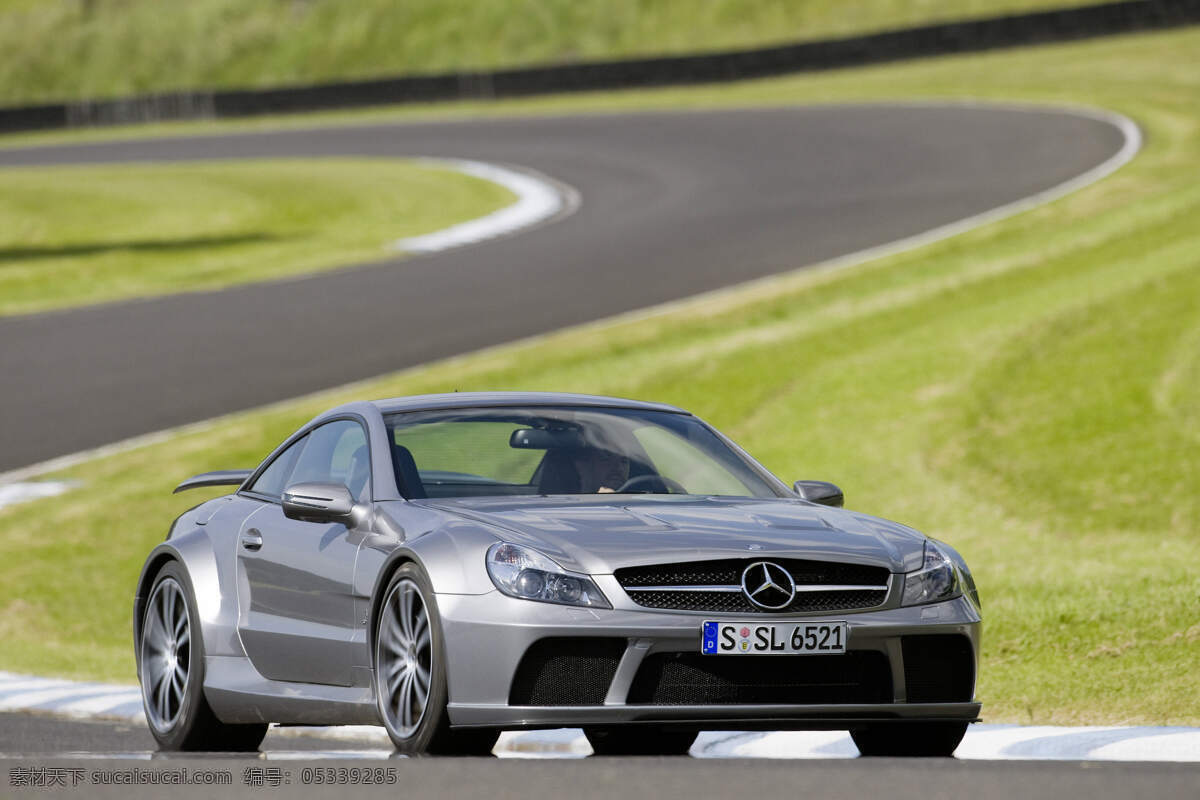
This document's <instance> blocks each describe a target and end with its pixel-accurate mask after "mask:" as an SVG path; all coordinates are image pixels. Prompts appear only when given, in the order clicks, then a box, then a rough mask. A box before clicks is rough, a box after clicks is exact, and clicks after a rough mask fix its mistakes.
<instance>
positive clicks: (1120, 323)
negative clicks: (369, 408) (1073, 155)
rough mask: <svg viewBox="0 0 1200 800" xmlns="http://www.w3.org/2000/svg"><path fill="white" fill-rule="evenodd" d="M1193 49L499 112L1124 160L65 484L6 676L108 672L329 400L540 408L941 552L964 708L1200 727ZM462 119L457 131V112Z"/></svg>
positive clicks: (1071, 50)
mask: <svg viewBox="0 0 1200 800" xmlns="http://www.w3.org/2000/svg"><path fill="white" fill-rule="evenodd" d="M1197 53H1200V30H1184V31H1178V32H1173V33H1168V34H1156V35H1148V36H1131V37H1122V38H1114V39H1106V40H1098V41H1092V42H1087V43H1082V44H1075V45H1070V46H1055V47H1046V48H1038V49H1030V50H1020V51H1011V52H1002V53H992V54H987V55H978V56H972V57H963V58H953V59H939V60H934V61H925V62H913V63H910V64H905V65H893V66H889V67H887V68H876V69H863V70H853V71H845V72H839V73H831V74H827V75H809V76H801V77H793V78H787V79H779V80H773V81H758V82H753V83H746V84H739V85H736V86H728V87H703V88H697V89H689V90H671V91H665V92H647V93H619V94H610V95H589V96H587V97H581V98H576V99H566V98H552V99H545V100H539V101H537V102H534V103H528V102H527V103H522V104H519V105H518V104H511V105H497V106H495V107H494V108H493V109H492V111H493V112H494V113H500V112H502V111H504V110H505V109H513V108H521V109H524V110H536V111H544V112H551V111H553V112H558V111H565V110H568V109H570V108H572V107H575V108H585V109H593V110H597V111H600V110H611V109H614V108H637V107H679V108H682V107H695V106H706V105H716V104H725V105H769V104H777V105H778V104H789V103H799V102H828V101H835V100H840V101H845V100H875V99H879V100H895V99H907V98H913V97H924V98H985V99H998V100H1006V101H1025V100H1031V101H1035V102H1071V103H1079V104H1090V105H1095V106H1104V107H1109V108H1112V109H1115V110H1118V111H1121V112H1123V113H1126V114H1129V115H1130V116H1132V117H1134V118H1135V119H1136V120H1137V121H1138V122H1139V123H1140V124H1141V125H1142V126H1143V129H1144V132H1145V134H1146V145H1145V149H1144V150H1143V152H1142V154H1141V155H1139V156H1138V158H1137V159H1135V160H1134V161H1133V162H1132V163H1131V164H1129V165H1128V166H1126V167H1124V168H1123V169H1122V170H1121V171H1120V172H1118V173H1116V174H1115V175H1113V176H1111V177H1109V178H1108V179H1106V180H1104V181H1103V182H1101V183H1098V184H1096V185H1093V186H1091V187H1089V188H1087V189H1085V190H1082V191H1080V192H1078V193H1076V194H1073V195H1071V196H1069V197H1066V198H1063V199H1061V200H1059V201H1057V202H1055V203H1053V204H1050V205H1047V206H1043V207H1040V208H1038V209H1035V210H1032V211H1029V212H1026V213H1023V214H1021V215H1019V216H1016V217H1012V218H1010V219H1008V220H1005V221H1002V222H1000V223H996V224H992V225H989V226H986V227H984V228H980V229H977V230H975V231H972V232H970V233H967V234H964V235H960V236H958V237H955V238H953V239H949V240H946V241H943V242H941V243H938V244H935V245H931V246H927V247H924V248H922V249H920V250H916V251H912V252H910V253H907V254H901V255H897V256H893V257H890V258H887V259H883V260H878V261H874V262H870V263H867V264H863V265H860V266H858V267H853V268H848V269H843V270H840V271H836V272H827V271H826V272H821V271H810V272H804V271H801V272H798V273H795V274H793V275H789V276H786V277H782V278H779V279H775V280H772V281H768V282H764V283H760V284H756V285H753V286H750V287H745V288H742V289H735V290H731V291H727V292H723V293H720V294H717V295H713V296H709V297H704V298H698V299H696V300H694V301H690V302H687V303H684V304H681V305H679V306H675V307H672V308H671V309H669V310H667V311H665V312H663V313H659V314H655V315H650V316H644V317H636V318H628V319H621V320H615V321H611V322H609V323H605V324H598V325H591V326H587V327H583V328H579V329H574V330H570V331H565V332H561V333H558V334H554V335H552V336H548V337H544V338H542V339H539V340H536V341H532V342H526V343H520V344H516V345H512V346H508V347H503V348H498V349H495V350H491V351H488V352H484V353H479V354H475V355H470V356H464V357H461V358H458V359H453V360H450V361H446V362H443V363H439V364H435V365H431V366H429V367H426V368H422V369H417V370H412V371H408V372H405V373H401V374H397V375H393V376H388V377H385V378H381V379H379V380H375V381H371V382H366V383H362V384H358V385H355V386H353V387H346V388H344V389H341V390H338V391H334V392H328V393H324V394H322V395H319V396H313V397H308V398H303V399H300V400H297V401H295V402H292V403H288V404H284V405H281V406H276V407H273V408H270V409H266V410H263V411H260V412H254V413H247V414H240V415H236V416H234V417H230V418H226V419H222V420H219V421H216V422H214V423H212V424H211V425H210V426H208V427H206V428H205V429H203V430H200V431H192V432H189V433H187V434H185V435H180V436H179V437H178V438H176V439H175V440H173V441H171V442H168V443H165V444H157V445H152V446H147V447H143V448H140V449H138V450H134V451H131V452H128V453H124V454H120V455H116V456H111V457H108V458H104V459H98V460H95V461H92V462H90V463H87V464H83V465H80V466H77V467H75V468H72V469H70V470H66V471H64V472H63V473H61V475H62V476H65V477H71V478H75V479H78V480H81V481H83V482H84V483H83V485H82V487H81V488H80V489H79V490H78V491H76V492H74V493H72V494H70V495H67V496H64V497H60V498H55V499H51V500H45V501H37V502H35V503H30V504H25V505H20V506H12V507H9V508H7V509H3V510H0V585H3V586H4V587H5V592H4V595H3V596H0V604H2V607H0V667H2V668H5V669H13V670H23V671H31V672H41V673H54V674H63V675H71V676H76V677H93V678H105V679H110V680H124V681H129V680H132V676H133V660H132V646H131V644H130V641H129V640H130V623H129V615H130V608H129V605H130V595H131V592H132V587H133V584H134V581H135V579H136V576H137V572H138V570H139V568H140V565H141V562H142V559H143V557H144V554H145V553H146V552H147V551H148V550H149V549H150V547H152V546H153V545H154V544H155V543H156V542H157V541H159V540H160V539H161V538H162V536H163V534H164V532H165V530H166V528H167V526H168V524H169V522H170V520H171V518H172V517H173V516H174V515H175V514H176V513H178V512H179V511H180V510H182V509H183V508H185V507H187V506H189V505H191V504H193V503H195V502H198V501H199V500H200V499H202V497H203V495H202V494H201V493H199V492H193V493H189V494H188V495H183V496H172V495H171V494H170V490H171V487H172V486H173V485H174V483H175V482H176V481H178V480H179V479H181V478H182V477H186V476H188V475H191V474H194V473H196V472H200V471H203V470H207V469H216V468H221V467H238V466H250V465H252V464H254V463H256V462H257V461H258V460H259V459H260V458H261V457H262V456H263V455H264V454H265V453H266V452H267V451H268V450H269V449H270V447H271V446H272V445H273V444H274V443H276V442H277V441H278V440H279V439H280V438H281V437H283V436H284V435H286V433H288V432H289V431H290V430H292V429H294V428H295V427H296V426H297V425H299V424H300V423H301V422H303V421H304V420H305V419H307V418H308V417H310V416H311V415H312V414H314V413H316V412H318V411H319V410H321V409H323V408H325V407H327V406H329V405H331V404H333V403H336V402H341V401H343V400H348V399H352V398H370V397H384V396H392V395H398V394H407V393H415V392H424V391H439V390H448V389H455V388H457V389H462V390H469V389H554V390H563V391H585V392H602V393H613V394H619V395H626V396H633V397H641V398H646V399H654V400H662V401H665V402H671V403H677V404H680V405H682V406H684V407H687V408H691V409H693V410H694V411H696V412H697V413H699V414H701V415H702V416H704V417H705V418H707V419H709V420H710V421H712V422H713V423H715V424H716V425H718V426H719V427H721V428H722V429H724V430H726V431H727V432H728V433H730V434H731V435H732V436H733V437H734V438H735V439H737V440H738V441H739V442H741V443H742V444H744V445H745V446H746V447H747V448H748V449H749V450H750V451H751V452H752V453H754V454H756V455H757V456H758V457H759V458H760V459H761V460H763V461H764V463H766V464H767V465H768V466H769V467H770V468H771V469H772V470H774V471H775V472H776V473H777V474H779V475H780V476H781V477H783V478H785V479H787V480H791V479H794V478H801V477H804V478H824V479H828V480H834V481H836V482H838V483H839V484H841V485H842V486H843V488H844V489H845V490H846V493H847V497H848V501H849V505H850V507H852V508H856V509H859V510H863V511H867V512H870V513H875V514H879V515H882V516H886V517H890V518H893V519H898V520H901V521H904V522H906V523H909V524H912V525H914V526H916V527H918V528H921V529H922V530H925V531H926V532H928V533H930V534H931V535H934V536H937V537H938V538H941V539H945V540H946V541H949V542H950V543H952V544H954V545H955V546H956V547H958V548H959V549H960V551H961V552H962V553H963V554H964V556H965V557H966V558H967V560H968V561H969V562H970V563H971V564H972V566H973V568H974V570H975V573H976V578H977V580H978V583H979V585H980V588H981V592H982V597H983V602H984V611H985V615H986V621H985V632H984V650H983V663H982V672H981V679H980V685H979V695H980V697H981V699H982V700H983V701H984V703H985V708H984V716H985V719H987V720H989V721H993V722H1000V721H1015V722H1025V723H1066V724H1071V723H1153V724H1198V723H1200V707H1198V706H1197V703H1196V698H1197V697H1200V615H1198V613H1197V611H1198V609H1200V573H1198V572H1197V570H1196V566H1195V565H1196V564H1197V563H1200V532H1198V530H1197V526H1198V524H1200V523H1198V522H1197V521H1198V520H1200V474H1198V471H1200V405H1197V400H1196V398H1197V397H1200V357H1198V356H1197V353H1200V225H1197V224H1196V222H1195V220H1196V219H1198V218H1200V180H1197V178H1198V177H1200V70H1197V69H1196V68H1195V67H1196V61H1197V55H1196V54H1197ZM472 113H474V112H472Z"/></svg>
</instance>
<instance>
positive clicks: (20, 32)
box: [0, 0, 1088, 105]
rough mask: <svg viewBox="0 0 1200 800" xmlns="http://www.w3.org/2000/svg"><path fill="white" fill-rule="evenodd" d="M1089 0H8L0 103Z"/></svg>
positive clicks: (632, 48)
mask: <svg viewBox="0 0 1200 800" xmlns="http://www.w3.org/2000/svg"><path fill="white" fill-rule="evenodd" d="M1086 2H1088V0H922V2H919V3H914V2H906V1H905V0H854V2H845V0H804V2H772V3H762V2H748V0H702V2H696V0H655V2H649V3H648V2H645V0H407V2H404V3H395V2H391V1H390V0H358V2H354V3H346V2H339V0H265V2H257V3H245V2H240V1H239V0H192V1H191V2H189V3H188V4H187V5H186V6H182V7H174V8H171V9H169V11H168V10H165V9H164V8H163V5H162V3H161V2H159V1H158V0H36V2H35V0H0V52H3V53H4V54H5V57H4V58H3V59H2V60H0V104H4V105H13V104H16V103H28V102H40V101H52V100H63V99H81V98H93V97H108V96H113V95H124V94H131V93H139V92H151V91H165V90H175V89H193V88H241V87H248V86H271V85H280V84H288V83H307V82H325V81H331V80H344V79H355V78H364V77H375V76H381V75H398V74H412V73H428V72H454V71H459V70H471V69H487V68H495V67H510V66H517V65H527V64H533V63H570V62H577V61H582V60H594V59H608V58H618V57H631V56H644V55H658V54H664V53H680V52H691V51H696V50H713V49H729V48H745V47H755V46H761V45H766V44H773V43H779V42H785V41H793V40H801V39H816V38H822V37H827V36H845V35H851V34H856V33H863V32H866V31H877V30H884V29H889V28H895V27H904V26H910V25H918V24H924V23H929V22H933V21H943V20H948V19H951V20H953V19H967V18H973V17H982V16H993V15H997V14H1003V13H1015V12H1020V11H1029V10H1037V9H1046V8H1056V7H1059V6H1070V5H1082V4H1084V3H1086Z"/></svg>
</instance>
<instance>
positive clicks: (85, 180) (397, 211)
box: [0, 159, 514, 315]
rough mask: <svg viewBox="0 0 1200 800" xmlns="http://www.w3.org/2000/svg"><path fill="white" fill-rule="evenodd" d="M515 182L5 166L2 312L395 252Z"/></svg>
mask: <svg viewBox="0 0 1200 800" xmlns="http://www.w3.org/2000/svg"><path fill="white" fill-rule="evenodd" d="M513 199H514V198H513V195H512V193H511V192H509V191H508V190H507V189H505V188H503V187H501V186H498V185H496V184H493V183H490V182H488V181H484V180H480V179H479V178H474V177H471V176H468V175H463V174H461V173H459V172H454V171H451V170H447V169H441V168H436V167H432V166H428V165H421V164H415V163H412V162H407V161H401V160H391V159H389V160H384V159H375V160H369V159H320V160H317V159H311V160H305V161H252V162H213V163H204V164H176V165H121V166H97V167H62V168H29V169H4V170H0V315H6V314H19V313H26V312H32V311H42V310H45V309H49V308H61V307H64V306H71V305H81V304H86V303H96V302H101V301H106V300H117V299H124V298H130V297H143V296H147V295H156V294H168V293H173V292H180V291H191V290H198V289H214V288H218V287H222V286H229V285H231V284H236V283H246V282H250V281H261V280H266V279H269V278H277V277H281V276H284V275H296V274H301V273H307V272H314V271H317V270H323V269H330V268H333V267H338V266H343V265H346V264H352V263H356V262H362V261H368V260H371V259H380V258H384V257H388V256H395V255H397V253H396V251H395V250H393V249H391V248H390V246H389V245H390V243H392V242H394V241H395V240H397V239H399V238H402V237H406V236H412V235H416V234H420V233H428V232H430V231H434V230H438V229H440V228H444V227H447V226H449V225H451V224H454V223H456V222H461V221H463V220H465V219H471V218H474V217H479V216H483V215H484V214H487V213H490V212H492V211H494V210H496V209H498V208H501V207H503V206H505V205H507V204H509V203H511V202H512V201H513Z"/></svg>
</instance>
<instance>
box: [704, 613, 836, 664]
mask: <svg viewBox="0 0 1200 800" xmlns="http://www.w3.org/2000/svg"><path fill="white" fill-rule="evenodd" d="M847 627H848V626H847V625H846V623H845V622H801V623H796V622H774V623H762V622H712V621H706V622H705V623H704V625H703V626H702V628H701V630H702V637H701V640H700V652H701V653H703V654H705V655H714V656H716V655H721V656H724V655H835V654H839V653H845V652H846V638H847V634H848V633H849V631H848V630H847Z"/></svg>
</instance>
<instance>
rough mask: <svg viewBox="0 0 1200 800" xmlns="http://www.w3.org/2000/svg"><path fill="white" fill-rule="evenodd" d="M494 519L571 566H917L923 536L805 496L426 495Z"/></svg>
mask: <svg viewBox="0 0 1200 800" xmlns="http://www.w3.org/2000/svg"><path fill="white" fill-rule="evenodd" d="M418 502H420V503H422V504H423V505H429V506H433V507H435V508H438V509H440V510H442V511H445V512H449V513H451V514H454V515H455V516H458V517H463V518H466V519H470V520H474V521H476V522H479V523H483V524H486V525H488V526H490V527H492V528H493V529H498V530H494V531H493V532H494V533H495V534H496V536H497V537H499V538H501V539H503V540H504V541H508V542H512V543H513V544H519V545H527V546H529V547H533V548H535V549H537V550H539V551H540V552H542V553H544V554H545V555H547V556H550V557H551V558H553V559H554V560H555V561H557V562H558V563H559V564H561V565H562V566H563V567H565V568H566V569H568V570H572V571H577V572H585V573H589V574H593V575H605V574H609V573H611V572H612V571H613V570H615V569H617V568H620V567H627V566H638V565H642V564H656V563H669V562H676V561H702V560H706V559H716V558H734V557H742V558H769V557H774V558H807V559H813V560H822V561H841V562H847V563H856V564H870V565H874V566H883V567H887V568H888V569H889V570H890V571H892V572H911V571H912V570H915V569H919V568H920V566H921V562H922V557H923V552H924V546H925V537H924V536H923V535H921V534H920V533H918V532H916V531H914V530H913V529H911V528H907V527H905V526H903V525H899V524H897V523H895V522H889V521H887V520H883V519H879V518H877V517H871V516H868V515H866V514H859V513H856V512H853V511H846V510H844V509H836V508H828V507H826V506H819V505H813V504H810V503H807V502H804V501H802V500H787V499H767V500H759V499H753V498H717V497H694V496H682V497H681V496H670V495H647V496H645V497H630V496H628V495H625V496H621V497H614V498H612V499H605V500H599V499H597V496H596V495H579V496H576V495H571V496H562V497H557V496H556V497H521V498H513V497H470V498H454V499H437V500H425V501H418Z"/></svg>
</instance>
